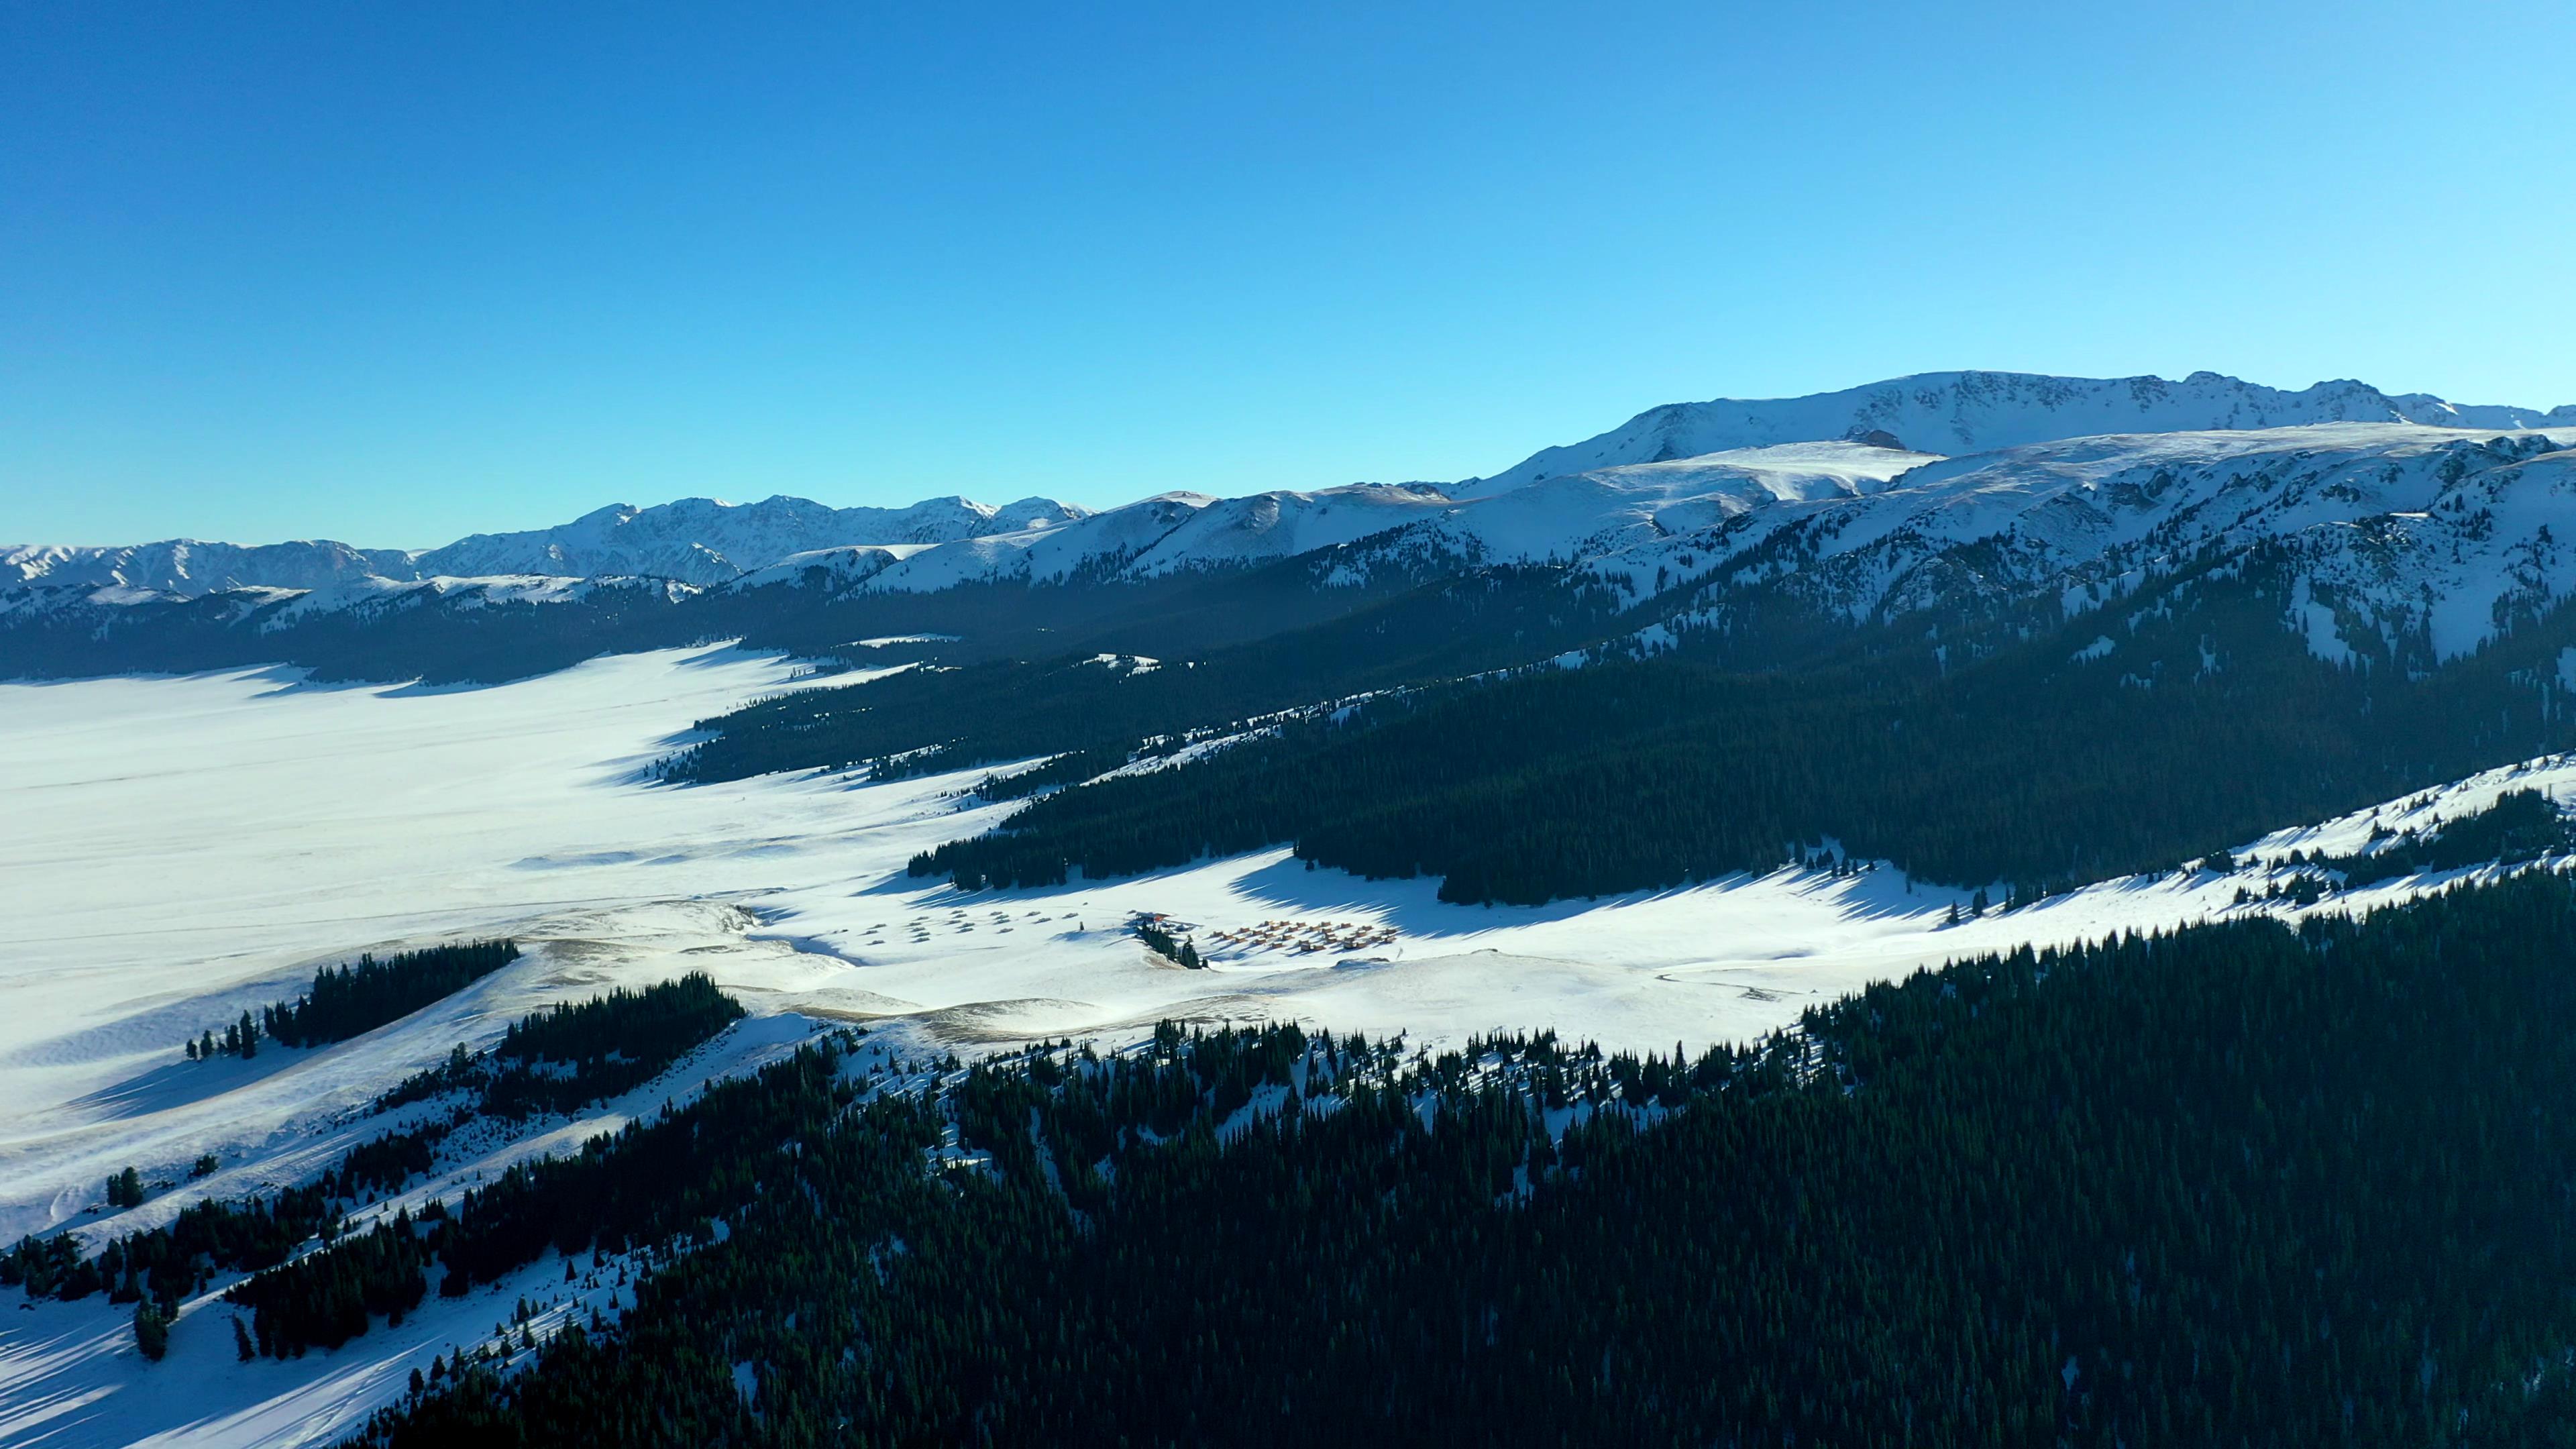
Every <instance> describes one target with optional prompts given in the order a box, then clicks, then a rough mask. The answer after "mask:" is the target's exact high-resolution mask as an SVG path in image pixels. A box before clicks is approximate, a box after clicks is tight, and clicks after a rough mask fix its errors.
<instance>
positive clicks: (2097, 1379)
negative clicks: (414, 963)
mask: <svg viewBox="0 0 2576 1449" xmlns="http://www.w3.org/2000/svg"><path fill="white" fill-rule="evenodd" d="M2571 933H2576V887H2571V885H2570V883H2569V882H2568V881H2567V880H2566V879H2564V878H2561V877H2557V876H2549V875H2538V876H2527V877H2524V878H2520V879H2517V880H2514V881H2511V882H2507V883H2504V884H2500V885H2495V886H2490V887H2485V888H2479V889H2464V890H2459V891H2455V892H2453V893H2451V894H2449V895H2446V896H2443V897H2439V898H2435V899H2430V900H2427V901H2424V902H2421V903H2418V904H2416V905H2413V906H2409V907H2405V908H2402V909H2396V910H2390V911H2386V912H2382V913H2379V914H2377V915H2374V916H2372V917H2371V918H2369V919H2368V920H2367V921H2366V922H2351V921H2344V920H2335V919H2322V920H2317V921H2313V922H2311V923H2309V924H2308V925H2307V926H2306V927H2304V928H2303V929H2301V930H2298V931H2295V932H2293V931H2291V930H2289V929H2286V928H2284V927H2282V926H2281V925H2279V924H2277V923H2273V922H2269V921H2259V922H2248V923H2242V924H2233V925H2224V926H2211V927H2198V928H2191V929H2186V930H2183V931H2180V932H2177V933H2174V934H2171V935H2163V936H2157V937H2153V938H2145V937H2137V936H2127V937H2123V938H2120V939H2118V940H2113V941H2105V942H2102V943H2099V944H2097V945H2093V946H2087V947H2082V948H2078V949H2073V950H2065V951H2046V952H2038V953H2034V952H2031V951H2028V950H2022V951H2018V952H2015V953H2013V954H2011V955H2009V956H2004V957H1987V958H1980V959H1978V960H1974V961H1969V962H1964V963H1961V964H1959V965H1957V966H1954V967H1951V968H1949V969H1947V970H1945V971H1942V972H1938V973H1930V974H1921V975H1917V976H1916V977H1914V978H1913V979H1911V980H1909V981H1906V982H1904V983H1901V984H1889V985H1884V986H1880V987H1875V988H1872V989H1871V990H1869V991H1868V992H1866V993H1865V994H1863V995H1861V996H1859V997H1856V998H1853V999H1850V1000H1847V1001H1845V1002H1843V1003H1840V1004H1838V1005H1836V1006H1833V1007H1831V1008H1827V1009H1823V1010H1820V1011H1816V1012H1813V1013H1810V1014H1809V1016H1808V1017H1807V1019H1806V1022H1805V1026H1804V1029H1803V1030H1802V1031H1800V1032H1798V1033H1795V1034H1792V1035H1791V1036H1788V1037H1785V1038H1782V1039H1779V1040H1776V1041H1773V1042H1771V1043H1768V1044H1766V1045H1763V1046H1761V1047H1759V1048H1757V1049H1754V1050H1750V1051H1743V1052H1733V1051H1717V1052H1712V1053H1710V1054H1708V1055H1707V1056H1705V1057H1703V1058H1701V1059H1699V1060H1697V1061H1695V1062H1689V1063H1684V1062H1680V1061H1678V1060H1675V1059H1649V1060H1645V1061H1640V1060H1638V1059H1635V1058H1618V1059H1613V1060H1608V1061H1605V1060H1603V1059H1601V1058H1600V1057H1599V1056H1598V1055H1597V1054H1595V1053H1591V1052H1588V1051H1584V1050H1580V1049H1568V1048H1566V1047H1565V1046H1564V1045H1562V1044H1560V1043H1558V1042H1556V1041H1554V1040H1553V1039H1551V1038H1547V1037H1540V1038H1536V1039H1518V1038H1513V1039H1503V1040H1494V1041H1487V1042H1480V1043H1474V1044H1471V1046H1470V1047H1469V1049H1468V1050H1467V1051H1465V1052H1463V1053H1454V1054H1443V1055H1441V1056H1437V1057H1421V1058H1408V1057H1406V1056H1405V1055H1404V1054H1402V1053H1401V1052H1390V1051H1388V1050H1387V1049H1386V1047H1385V1045H1384V1044H1371V1043H1366V1042H1362V1041H1359V1040H1356V1039H1343V1038H1335V1037H1331V1036H1328V1035H1309V1034H1306V1033H1303V1032H1299V1031H1297V1030H1296V1029H1294V1028H1284V1029H1278V1030H1271V1031H1264V1032H1260V1033H1255V1034H1251V1035H1242V1034H1233V1033H1224V1034H1217V1035H1213V1036H1210V1035H1204V1034H1197V1033H1184V1032H1181V1031H1178V1030H1175V1029H1170V1028H1166V1029H1165V1030H1164V1031H1162V1032H1161V1033H1159V1034H1158V1036H1157V1038H1156V1041H1155V1043H1154V1044H1153V1045H1152V1046H1151V1047H1149V1048H1147V1049H1146V1050H1144V1051H1143V1052H1141V1053H1139V1054H1135V1055H1131V1056H1126V1057H1121V1058H1117V1059H1112V1060H1102V1059H1097V1058H1095V1057H1093V1056H1092V1055H1091V1054H1090V1053H1089V1052H1087V1051H1073V1050H1065V1049H1057V1050H1050V1051H1045V1052H1038V1053H1032V1054H1029V1055H1027V1056H1024V1057H1022V1058H1020V1059H1018V1060H1016V1061H1013V1062H1004V1063H997V1064H994V1065H989V1066H985V1067H979V1068H976V1069H974V1070H973V1071H971V1072H968V1073H966V1074H964V1075H963V1076H962V1077H953V1078H950V1079H948V1082H947V1085H946V1086H945V1087H944V1088H943V1090H942V1092H941V1093H940V1094H939V1095H937V1096H935V1097H927V1098H925V1097H922V1096H920V1095H918V1094H917V1092H916V1093H915V1094H913V1095H895V1094H893V1093H892V1092H891V1091H890V1090H887V1089H874V1090H872V1088H873V1083H874V1079H873V1078H869V1079H864V1080H861V1081H858V1082H857V1083H855V1085H856V1086H857V1087H858V1088H859V1090H858V1091H857V1092H856V1093H854V1094H849V1095H848V1096H847V1099H846V1100H847V1105H844V1106H841V1107H838V1108H833V1107H831V1106H830V1105H829V1101H830V1097H829V1095H828V1094H826V1095H825V1096H822V1097H818V1096H816V1085H817V1080H816V1078H815V1076H814V1064H808V1065H804V1066H798V1067H796V1068H794V1069H793V1070H789V1069H784V1068H782V1069H779V1070H777V1071H773V1073H771V1074H770V1075H769V1076H767V1077H765V1078H763V1079H762V1083H761V1085H760V1086H759V1087H758V1088H756V1089H753V1088H745V1089H743V1090H744V1091H750V1092H751V1093H752V1096H743V1095H742V1093H741V1092H737V1093H736V1094H735V1095H734V1096H732V1097H729V1098H728V1099H727V1102H726V1110H727V1111H728V1112H732V1113H736V1114H743V1115H745V1116H746V1118H747V1119H757V1120H762V1121H763V1122H764V1123H766V1124H769V1125H765V1126H764V1128H763V1131H762V1133H761V1134H758V1136H759V1142H760V1144H762V1145H761V1146H760V1148H759V1154H760V1155H759V1159H758V1165H756V1166H752V1167H750V1169H749V1170H750V1173H751V1176H752V1177H754V1178H756V1179H757V1181H756V1184H753V1187H754V1190H753V1191H751V1192H748V1193H745V1194H742V1195H739V1196H737V1197H735V1199H734V1200H735V1201H736V1202H737V1204H738V1206H737V1207H736V1208H735V1209H734V1210H732V1211H731V1212H730V1213H729V1214H728V1217H727V1221H728V1223H729V1225H730V1230H729V1232H728V1233H726V1234H723V1235H721V1239H722V1240H721V1241H712V1240H709V1239H707V1238H706V1237H704V1236H703V1235H701V1237H700V1238H699V1246H697V1247H696V1248H695V1249H694V1250H693V1251H690V1252H688V1253H686V1254H683V1255H682V1256H680V1257H679V1258H678V1259H677V1260H676V1261H674V1262H673V1263H672V1265H671V1266H669V1267H668V1268H666V1269H664V1270H662V1271H661V1272H659V1273H657V1274H656V1275H655V1276H653V1277H652V1278H650V1279H648V1280H647V1281H646V1282H645V1283H644V1285H643V1288H642V1292H641V1293H640V1295H639V1298H638V1304H637V1306H636V1307H635V1308H634V1309H633V1310H632V1311H631V1312H630V1313H629V1314H628V1315H627V1316H626V1317H625V1320H624V1322H623V1323H622V1325H618V1326H615V1327H610V1326H608V1325H605V1324H601V1325H596V1327H595V1329H594V1331H585V1330H584V1329H582V1328H580V1327H572V1328H568V1329H566V1330H565V1331H564V1332H563V1333H562V1334H561V1335H560V1336H558V1337H556V1338H555V1339H553V1340H552V1341H551V1343H550V1344H548V1345H547V1346H546V1347H545V1348H544V1349H543V1350H541V1351H539V1352H537V1353H534V1354H522V1353H518V1352H516V1351H515V1349H514V1350H513V1351H512V1352H511V1354H510V1355H509V1356H508V1362H507V1363H506V1365H504V1364H502V1363H501V1362H499V1361H498V1360H490V1361H487V1360H482V1359H478V1360H477V1361H476V1362H475V1363H474V1364H473V1365H471V1366H470V1367H469V1368H468V1369H467V1371H466V1372H465V1373H464V1374H463V1375H462V1376H461V1378H451V1379H450V1380H449V1381H447V1382H444V1383H442V1384H441V1385H439V1386H438V1387H436V1388H433V1389H429V1390H427V1391H425V1392H421V1393H417V1394H416V1395H415V1396H414V1398H413V1399H412V1400H411V1401H409V1402H408V1403H407V1404H406V1405H404V1406H403V1407H401V1408H399V1409H397V1410H395V1411H393V1412H390V1413H388V1414H387V1415H386V1416H384V1417H383V1418H382V1419H381V1420H380V1421H379V1422H378V1423H377V1424H376V1425H375V1426H374V1428H373V1429H372V1430H371V1432H370V1433H369V1434H368V1435H367V1436H365V1437H366V1440H367V1441H368V1442H374V1443H387V1444H393V1445H440V1444H450V1443H454V1444H475V1445H496V1444H497V1445H507V1444H530V1445H533V1444H561V1443H612V1442H613V1443H621V1444H639V1445H641V1444H670V1445H691V1446H699V1445H719V1444H745V1445H748V1444H773V1443H774V1444H799V1443H809V1442H818V1441H820V1440H822V1439H827V1438H828V1439H830V1440H832V1441H833V1442H846V1443H856V1444H897V1443H930V1442H941V1443H950V1442H960V1441H976V1442H1009V1441H1014V1440H1022V1439H1028V1438H1033V1437H1044V1438H1050V1439H1056V1440H1083V1441H1096V1442H1125V1443H1130V1444H1137V1445H1147V1444H1183V1443H1201V1442H1208V1441H1211V1440H1224V1441H1227V1442H1245V1443H1274V1442H1276V1443H1298V1444H1304V1443H1310V1442H1313V1440H1314V1439H1316V1438H1317V1437H1318V1436H1365V1437H1371V1438H1381V1437H1389V1436H1395V1437H1401V1438H1403V1439H1406V1440H1408V1441H1412V1442H1426V1443H1457V1444H1524V1443H1565V1444H1595V1443H1607V1442H1616V1443H1635V1444H1676V1445H1681V1444H1687V1445H1704V1444H1709V1443H1755V1442H1760V1443H1783V1444H1785V1443H1793V1442H1794V1443H1826V1444H1836V1445H1855V1446H1857V1445H1873V1444H1886V1445H1947V1444H1980V1445H1983V1444H2036V1445H2054V1444H2070V1445H2116V1444H2150V1443H2155V1444H2166V1443H2194V1444H2235V1443H2255V1444H2289V1443H2354V1444H2400V1443H2403V1444H2424V1443H2442V1444H2508V1443H2534V1442H2558V1441H2559V1440H2560V1439H2561V1438H2562V1437H2563V1436H2564V1435H2565V1434H2567V1433H2569V1432H2571V1431H2576V1395H2571V1384H2570V1375H2569V1371H2568V1369H2567V1367H2566V1365H2567V1363H2568V1362H2569V1355H2570V1353H2571V1352H2576V1296H2571V1295H2570V1293H2569V1292H2568V1290H2567V1288H2566V1286H2565V1285H2566V1284H2567V1283H2568V1282H2570V1281H2571V1280H2572V1279H2576V1235H2571V1234H2570V1233H2569V1232H2568V1231H2567V1230H2566V1223H2565V1212H2564V1201H2563V1199H2564V1196H2565V1183H2566V1181H2567V1177H2568V1173H2569V1171H2570V1168H2571V1165H2576V1119H2570V1117H2569V1116H2568V1114H2567V1113H2565V1112H2563V1111H2561V1110H2559V1106H2560V1104H2562V1103H2563V1102H2564V1101H2565V1100H2566V1099H2567V1097H2568V1095H2569V1093H2570V1092H2571V1090H2576V1063H2571V1061H2570V1059H2569V1057H2568V1056H2567V1054H2566V1053H2565V1052H2563V1051H2561V1050H2559V1045H2558V1044H2559V1041H2560V1039H2561V1038H2562V1037H2563V1036H2564V1034H2565V1028H2566V1026H2567V1024H2568V1023H2569V1022H2570V1021H2571V1020H2576V974H2571V973H2570V972H2569V971H2568V970H2567V969H2566V964H2567V963H2566V961H2565V959H2564V956H2565V943H2566V942H2567V941H2568V940H2569V939H2571ZM909 1080H910V1079H907V1081H908V1082H909ZM907 1090H909V1088H907ZM763 1093H766V1094H769V1095H775V1096H778V1097H779V1099H780V1101H781V1103H782V1104H783V1103H785V1102H788V1101H791V1100H792V1101H800V1102H805V1103H809V1104H811V1103H818V1102H819V1103H823V1104H824V1106H823V1110H822V1113H821V1115H820V1116H816V1115H813V1113H812V1112H811V1110H810V1109H807V1108H800V1109H798V1110H797V1111H796V1112H794V1113H791V1114H790V1115H789V1116H787V1117H776V1118H774V1117H773V1114H771V1113H769V1112H768V1111H767V1110H766V1109H763V1108H761V1107H759V1106H758V1105H757V1103H756V1102H755V1100H754V1098H756V1097H760V1096H761V1094H763ZM943 1117H944V1118H945V1119H947V1120H949V1121H952V1122H954V1123H955V1124H956V1126H957V1128H958V1129H959V1131H960V1133H961V1135H962V1141H963V1143H964V1144H966V1145H968V1146H971V1147H975V1148H978V1149H980V1150H981V1152H982V1153H983V1154H984V1155H985V1157H986V1160H985V1162H984V1163H983V1165H980V1166H959V1167H954V1168H951V1169H949V1170H946V1171H944V1172H943V1171H939V1170H936V1169H928V1168H925V1158H924V1156H923V1148H924V1147H925V1145H926V1144H927V1143H928V1142H930V1141H931V1140H933V1139H934V1138H935V1135H936V1133H935V1125H936V1123H937V1121H938V1120H940V1119H941V1118H943ZM687 1120H688V1114H685V1113H684V1114H682V1116H680V1117H677V1118H674V1119H673V1121H672V1123H671V1124H670V1127H669V1129H667V1130H666V1129H655V1130H656V1131H660V1132H664V1133H665V1135H668V1132H669V1131H679V1130H681V1129H682V1128H684V1126H685V1124H686V1122H687ZM1569 1124H1570V1125H1569ZM631 1140H632V1141H633V1142H634V1143H635V1144H636V1145H635V1146H629V1145H628V1144H627V1143H621V1144H620V1145H619V1146H618V1147H615V1148H612V1149H610V1151H609V1152H608V1153H607V1154H606V1155H605V1156H602V1157H600V1158H598V1159H597V1161H596V1163H595V1165H593V1166H591V1167H587V1168H585V1169H584V1170H585V1171H586V1172H590V1173H592V1174H594V1175H595V1176H596V1175H603V1174H604V1177H602V1179H601V1180H603V1181H605V1180H611V1179H614V1178H615V1177H616V1176H617V1175H618V1174H619V1172H620V1171H621V1166H620V1164H621V1163H622V1162H624V1161H625V1160H626V1154H628V1153H630V1152H634V1151H637V1150H638V1148H640V1146H641V1143H642V1141H643V1139H640V1138H637V1139H631ZM770 1144H775V1145H774V1146H772V1145H770ZM650 1160H651V1159H650V1158H649V1157H645V1156H638V1157H637V1158H636V1159H635V1166H636V1169H637V1170H638V1171H639V1172H640V1171H643V1170H645V1167H646V1164H647V1162H648V1161H650ZM568 1226H569V1225H563V1226H558V1227H557V1228H556V1229H555V1230H554V1231H555V1234H556V1240H557V1241H558V1242H560V1243H563V1244H565V1245H566V1246H568V1247H580V1246H583V1245H585V1244H586V1243H587V1241H588V1238H589V1235H590V1230H589V1229H586V1228H582V1229H573V1230H570V1231H567V1230H566V1229H567V1227H568ZM355 1250H356V1249H353V1248H335V1249H333V1250H332V1251H333V1252H335V1253H336V1252H344V1251H355Z"/></svg>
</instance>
